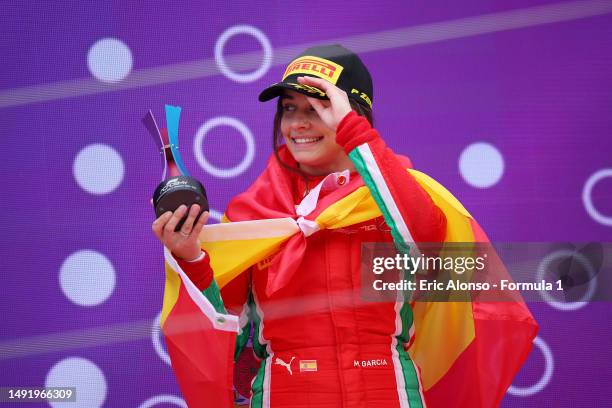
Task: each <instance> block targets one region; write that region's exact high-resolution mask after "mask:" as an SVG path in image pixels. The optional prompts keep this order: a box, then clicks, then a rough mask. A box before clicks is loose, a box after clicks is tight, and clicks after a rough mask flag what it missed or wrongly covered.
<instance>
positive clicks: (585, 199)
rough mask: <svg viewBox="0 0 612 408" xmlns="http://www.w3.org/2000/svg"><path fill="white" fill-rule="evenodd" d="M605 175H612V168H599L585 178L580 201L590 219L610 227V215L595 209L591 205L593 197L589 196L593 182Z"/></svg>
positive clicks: (611, 224) (611, 223)
mask: <svg viewBox="0 0 612 408" xmlns="http://www.w3.org/2000/svg"><path fill="white" fill-rule="evenodd" d="M606 177H612V169H601V170H599V171H596V172H595V173H593V174H592V175H591V176H590V177H589V178H588V179H587V181H586V183H584V188H583V189H582V203H583V204H584V208H585V209H586V212H587V213H588V214H589V215H590V216H591V218H592V219H594V220H595V221H596V222H598V223H600V224H601V225H605V226H608V227H611V226H612V216H606V215H603V214H602V213H600V212H599V211H597V209H596V208H595V206H594V205H593V199H592V197H591V194H592V192H593V187H595V184H597V182H599V181H600V180H601V179H604V178H606Z"/></svg>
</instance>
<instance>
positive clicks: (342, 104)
mask: <svg viewBox="0 0 612 408" xmlns="http://www.w3.org/2000/svg"><path fill="white" fill-rule="evenodd" d="M298 82H299V83H300V84H302V85H308V86H314V87H316V88H319V89H320V90H322V91H323V92H325V93H326V94H327V97H328V98H329V102H327V101H323V100H320V99H316V98H312V97H309V96H307V97H306V98H307V99H308V102H310V105H312V107H313V108H314V109H315V110H316V111H317V113H318V114H319V117H320V118H321V120H322V121H323V122H325V124H326V125H327V126H328V127H329V128H331V129H333V130H334V131H335V130H336V128H337V127H338V124H339V123H340V121H341V120H342V119H343V118H344V117H345V116H346V115H347V114H348V113H349V112H350V111H351V110H352V108H351V104H350V102H349V99H348V95H347V94H346V92H344V91H343V90H342V89H340V88H338V87H337V86H336V85H334V84H332V83H331V82H327V81H326V80H324V79H321V78H316V77H311V76H302V77H298Z"/></svg>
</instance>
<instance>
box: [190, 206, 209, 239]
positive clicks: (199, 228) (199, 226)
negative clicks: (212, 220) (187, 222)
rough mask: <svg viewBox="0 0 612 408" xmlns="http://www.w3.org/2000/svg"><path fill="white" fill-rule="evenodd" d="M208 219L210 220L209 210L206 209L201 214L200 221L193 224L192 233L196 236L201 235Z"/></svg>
mask: <svg viewBox="0 0 612 408" xmlns="http://www.w3.org/2000/svg"><path fill="white" fill-rule="evenodd" d="M207 221H208V211H204V212H203V213H202V215H200V218H198V222H196V224H195V225H194V226H193V230H191V234H192V235H195V236H196V237H198V236H200V232H201V231H202V228H203V227H204V224H206V222H207Z"/></svg>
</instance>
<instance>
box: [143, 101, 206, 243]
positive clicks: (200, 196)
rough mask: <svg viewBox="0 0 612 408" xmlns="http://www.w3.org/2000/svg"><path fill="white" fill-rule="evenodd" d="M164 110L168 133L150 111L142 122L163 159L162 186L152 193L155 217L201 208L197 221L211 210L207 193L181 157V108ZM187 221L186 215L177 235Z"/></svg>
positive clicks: (174, 107)
mask: <svg viewBox="0 0 612 408" xmlns="http://www.w3.org/2000/svg"><path fill="white" fill-rule="evenodd" d="M165 110H166V126H167V127H166V129H159V127H158V126H157V122H156V121H155V117H154V116H153V112H152V111H151V110H149V111H148V112H147V114H146V115H145V116H144V117H143V118H142V123H144V125H145V127H146V128H147V130H148V131H149V133H150V134H151V136H153V139H154V140H155V143H156V144H157V147H158V148H159V153H160V154H161V155H162V156H163V158H164V171H163V173H162V182H161V183H159V185H158V186H157V188H156V189H155V192H154V193H153V207H154V208H155V217H156V218H159V216H160V215H162V214H163V213H165V212H166V211H172V212H174V211H175V210H176V209H177V208H178V207H179V206H180V205H181V204H185V205H186V206H187V208H190V207H191V206H192V205H193V204H198V205H199V206H200V213H199V214H198V216H197V218H196V221H197V220H198V219H199V218H200V216H201V215H202V213H203V212H204V211H208V209H209V208H208V199H207V198H206V190H204V186H202V184H201V183H200V182H199V181H198V180H196V179H194V178H193V177H190V176H189V173H188V172H187V169H186V168H185V164H184V163H183V160H182V158H181V155H180V153H179V146H178V124H179V119H180V116H181V108H180V107H178V106H170V105H165ZM166 177H168V178H166ZM186 219H187V214H185V216H184V217H183V218H182V219H181V220H180V221H179V223H178V224H177V226H176V228H175V231H179V230H180V228H181V227H182V226H183V223H184V222H185V220H186Z"/></svg>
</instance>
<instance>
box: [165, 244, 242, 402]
mask: <svg viewBox="0 0 612 408" xmlns="http://www.w3.org/2000/svg"><path fill="white" fill-rule="evenodd" d="M165 255H166V287H165V291H164V305H163V308H162V315H161V320H160V324H161V328H162V332H163V334H164V339H165V341H166V346H167V348H168V354H169V356H170V360H171V362H172V369H173V370H174V372H175V373H176V378H177V380H178V384H179V387H180V389H181V392H182V393H183V396H184V397H185V400H186V402H187V405H188V406H190V407H204V406H206V407H208V406H210V407H220V408H226V407H232V406H233V403H232V401H233V389H232V382H233V381H232V380H233V378H232V377H233V370H232V362H233V360H234V345H235V342H236V334H237V333H238V318H237V317H236V316H232V315H229V314H224V313H219V312H218V311H216V310H215V308H214V307H213V305H212V304H211V303H210V302H209V301H208V299H207V298H206V297H205V296H204V295H203V294H202V293H201V292H200V291H199V290H198V288H196V286H195V285H194V284H193V283H192V282H191V281H190V280H189V278H188V277H187V275H185V273H184V272H183V271H182V270H181V268H180V267H179V266H178V264H177V263H176V261H175V260H174V259H173V258H172V256H171V255H170V252H169V251H168V249H167V248H165ZM213 350H214V351H213Z"/></svg>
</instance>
